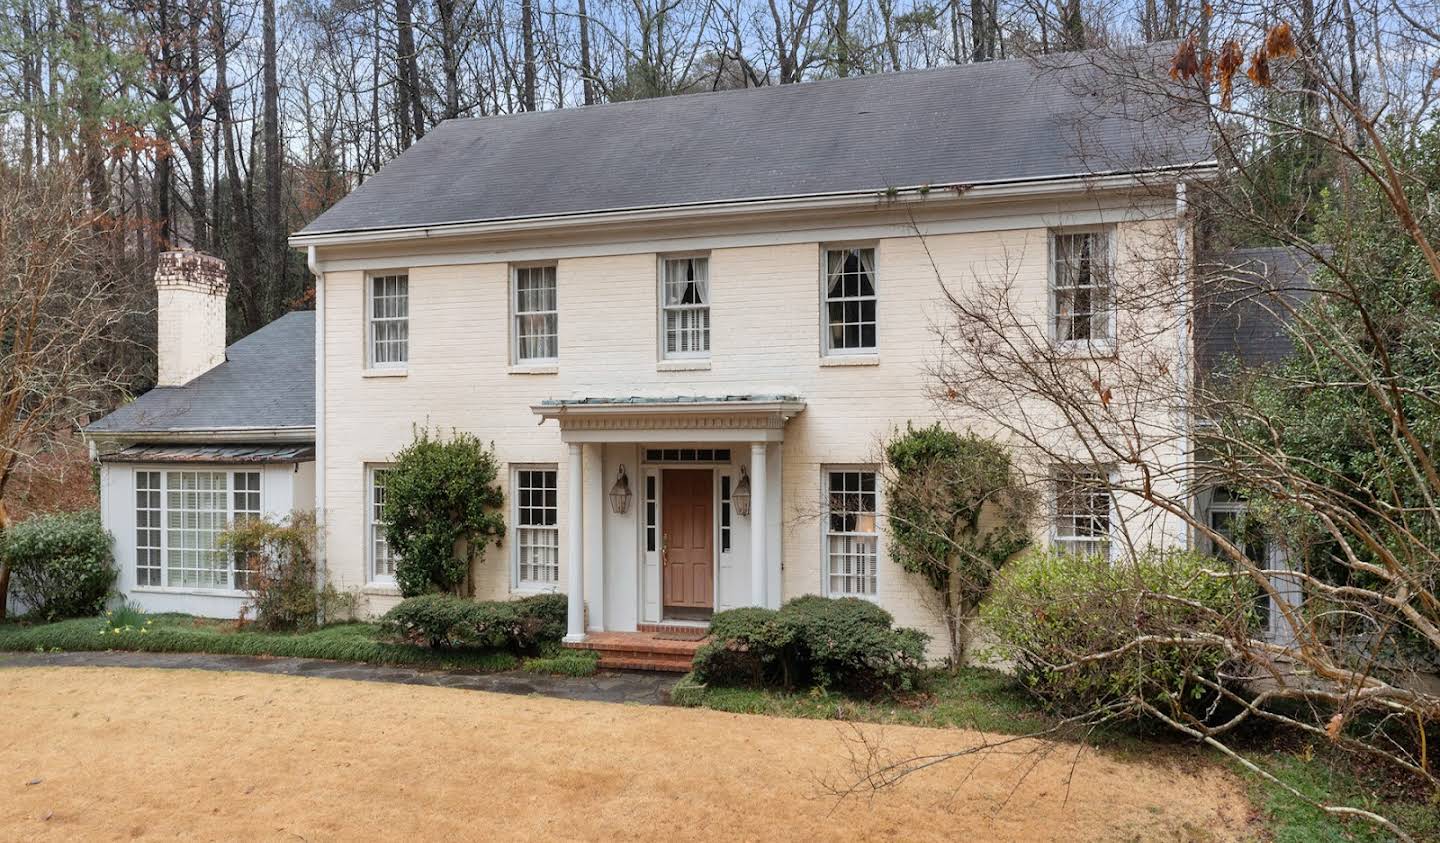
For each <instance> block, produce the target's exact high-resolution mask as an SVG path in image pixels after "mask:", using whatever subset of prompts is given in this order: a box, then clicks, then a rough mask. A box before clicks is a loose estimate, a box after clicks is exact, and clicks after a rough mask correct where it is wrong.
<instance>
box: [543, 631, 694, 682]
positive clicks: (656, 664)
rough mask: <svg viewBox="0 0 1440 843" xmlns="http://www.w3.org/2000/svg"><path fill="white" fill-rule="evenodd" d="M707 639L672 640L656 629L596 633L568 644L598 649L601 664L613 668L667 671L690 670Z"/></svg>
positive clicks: (683, 671)
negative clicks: (656, 633) (650, 630)
mask: <svg viewBox="0 0 1440 843" xmlns="http://www.w3.org/2000/svg"><path fill="white" fill-rule="evenodd" d="M704 643H705V642H704V641H703V640H702V641H671V640H666V639H661V638H656V637H655V635H654V633H653V632H595V633H591V634H590V635H589V636H587V637H586V639H585V640H584V641H579V642H574V643H569V642H567V643H566V644H565V646H566V647H568V648H570V649H572V650H594V651H595V652H596V653H598V654H599V656H600V667H602V668H606V669H610V670H664V671H671V672H675V673H686V672H688V671H689V670H690V662H691V660H692V659H694V657H695V651H696V650H698V649H700V647H701V646H702V645H703V644H704Z"/></svg>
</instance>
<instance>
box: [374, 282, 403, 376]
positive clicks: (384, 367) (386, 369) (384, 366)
mask: <svg viewBox="0 0 1440 843" xmlns="http://www.w3.org/2000/svg"><path fill="white" fill-rule="evenodd" d="M389 277H403V278H404V279H405V359H404V360H403V361H394V362H389V363H377V362H375V279H376V278H389ZM364 294H365V371H366V372H383V373H385V374H387V375H401V374H404V373H405V372H406V371H407V370H409V368H410V273H409V271H408V270H403V269H395V270H389V271H383V272H382V271H379V270H376V271H374V272H367V273H365V293H364Z"/></svg>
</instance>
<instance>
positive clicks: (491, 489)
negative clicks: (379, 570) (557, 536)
mask: <svg viewBox="0 0 1440 843" xmlns="http://www.w3.org/2000/svg"><path fill="white" fill-rule="evenodd" d="M498 473H499V463H498V461H497V460H496V459H495V451H494V449H493V448H487V447H485V446H484V445H483V444H482V443H481V442H480V440H479V439H476V438H475V437H474V436H472V435H470V434H468V433H464V432H460V431H456V432H454V433H452V434H451V436H450V438H449V439H448V440H447V439H442V438H441V437H440V436H439V434H438V433H437V434H436V435H433V436H432V435H431V434H430V432H429V431H427V430H424V429H423V428H422V429H420V430H417V431H416V432H415V439H414V441H412V442H411V443H410V444H409V445H407V446H405V448H404V449H403V450H401V451H400V453H398V454H396V455H395V464H394V465H393V466H392V467H391V468H389V469H388V470H387V471H386V472H385V512H384V517H385V535H386V538H387V540H388V541H389V543H390V547H391V548H392V549H393V550H394V551H395V554H396V556H397V558H398V561H397V562H396V564H395V581H396V584H397V585H399V586H400V593H401V594H403V595H405V596H406V597H415V596H417V595H420V594H424V593H426V592H430V591H445V592H453V591H455V590H456V589H457V588H459V587H461V586H462V585H463V584H464V583H465V582H466V579H467V578H468V576H469V573H470V563H471V562H473V561H474V560H475V558H476V556H478V555H479V554H480V553H482V552H483V551H484V550H485V548H486V546H487V545H489V544H490V543H491V542H492V541H493V542H495V543H497V544H498V543H499V542H500V539H501V538H502V537H504V535H505V518H504V516H503V515H502V514H501V512H500V507H501V505H502V504H503V503H504V502H505V499H504V496H503V495H501V493H500V489H499V488H498V487H497V486H496V485H495V478H496V476H497V474H498Z"/></svg>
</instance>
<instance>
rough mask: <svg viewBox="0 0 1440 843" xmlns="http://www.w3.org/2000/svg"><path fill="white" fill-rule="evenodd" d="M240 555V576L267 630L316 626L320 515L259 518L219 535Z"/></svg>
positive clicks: (258, 620)
mask: <svg viewBox="0 0 1440 843" xmlns="http://www.w3.org/2000/svg"><path fill="white" fill-rule="evenodd" d="M220 544H221V546H222V547H224V548H226V549H227V550H229V551H231V552H233V553H234V554H235V560H236V562H235V567H236V572H235V580H236V584H237V585H240V586H241V587H243V588H244V589H245V591H246V592H248V593H249V595H250V608H253V609H254V610H255V622H256V624H257V625H259V626H260V628H262V629H269V630H275V631H282V630H295V629H311V628H313V627H314V626H315V624H316V620H317V618H318V617H319V611H320V604H319V600H318V597H317V594H316V591H315V518H314V516H312V515H310V514H309V513H304V512H297V513H294V514H292V515H291V516H290V517H289V518H286V519H285V520H284V521H279V522H277V521H271V520H268V519H263V518H257V519H255V520H252V521H249V522H246V523H244V524H238V525H236V526H235V527H233V528H231V529H230V530H227V531H226V532H224V533H222V534H221V535H220Z"/></svg>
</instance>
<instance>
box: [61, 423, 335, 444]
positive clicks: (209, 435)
mask: <svg viewBox="0 0 1440 843" xmlns="http://www.w3.org/2000/svg"><path fill="white" fill-rule="evenodd" d="M83 435H84V437H85V438H86V439H87V440H90V441H93V442H96V443H100V444H114V443H119V442H174V443H183V444H189V443H200V444H205V443H212V442H294V443H299V442H314V441H315V428H313V427H215V428H183V429H177V430H145V431H123V430H120V431H103V432H85V433H84V434H83Z"/></svg>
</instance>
